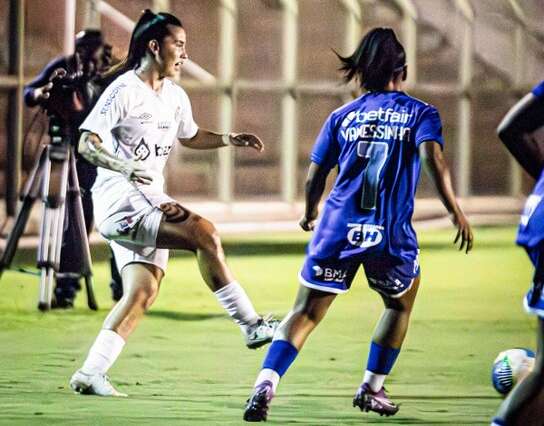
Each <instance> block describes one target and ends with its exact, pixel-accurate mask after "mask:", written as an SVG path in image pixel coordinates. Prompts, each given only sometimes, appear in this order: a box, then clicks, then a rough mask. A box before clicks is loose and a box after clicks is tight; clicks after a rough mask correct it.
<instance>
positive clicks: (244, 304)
mask: <svg viewBox="0 0 544 426" xmlns="http://www.w3.org/2000/svg"><path fill="white" fill-rule="evenodd" d="M214 294H215V297H217V300H218V301H219V304H220V305H221V306H222V307H223V308H224V309H225V310H226V311H227V312H228V314H229V315H230V316H231V317H232V319H233V320H234V322H235V323H236V324H238V325H239V326H240V328H241V329H242V331H243V332H245V331H246V329H247V326H248V325H253V324H255V323H256V322H257V321H258V320H259V315H258V314H257V312H255V309H254V308H253V304H252V303H251V300H249V297H247V294H246V292H245V291H244V289H243V288H242V286H241V285H240V284H238V283H237V282H236V281H233V282H231V283H230V284H227V285H226V286H225V287H223V288H221V289H219V290H217V291H216V292H215V293H214Z"/></svg>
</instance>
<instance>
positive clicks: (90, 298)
mask: <svg viewBox="0 0 544 426" xmlns="http://www.w3.org/2000/svg"><path fill="white" fill-rule="evenodd" d="M69 192H70V196H69V198H68V199H69V200H70V206H71V213H73V220H74V225H75V228H76V230H77V231H76V232H77V236H78V237H79V241H80V244H81V256H82V259H83V269H82V271H81V273H82V275H83V276H84V278H85V290H86V293H87V306H89V309H92V310H93V311H96V310H97V309H98V305H97V303H96V298H95V296H94V289H93V272H92V260H91V250H90V249H89V239H88V237H87V229H86V227H85V217H84V215H83V204H82V202H81V191H80V188H79V179H78V177H77V169H76V160H75V154H74V151H73V148H70V189H69Z"/></svg>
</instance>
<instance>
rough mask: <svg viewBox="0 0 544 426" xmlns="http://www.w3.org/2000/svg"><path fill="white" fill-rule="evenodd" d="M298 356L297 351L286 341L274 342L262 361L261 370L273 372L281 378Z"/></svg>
mask: <svg viewBox="0 0 544 426" xmlns="http://www.w3.org/2000/svg"><path fill="white" fill-rule="evenodd" d="M297 355H298V350H297V348H295V347H294V346H293V345H292V344H291V343H289V342H288V341H286V340H274V341H273V342H272V344H271V345H270V348H268V353H267V354H266V357H265V358H264V361H263V369H264V368H269V369H271V370H274V371H275V372H276V373H278V375H279V376H280V377H281V376H283V375H284V374H285V372H286V371H287V369H288V368H289V366H290V365H291V364H292V363H293V361H294V360H295V358H296V357H297Z"/></svg>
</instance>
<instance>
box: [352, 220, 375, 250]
mask: <svg viewBox="0 0 544 426" xmlns="http://www.w3.org/2000/svg"><path fill="white" fill-rule="evenodd" d="M348 227H349V228H350V229H349V231H348V241H349V242H350V243H351V244H353V245H354V246H358V247H363V248H365V247H372V246H377V245H378V244H380V243H381V242H382V240H383V234H382V231H383V226H379V225H369V224H364V225H361V224H360V223H348Z"/></svg>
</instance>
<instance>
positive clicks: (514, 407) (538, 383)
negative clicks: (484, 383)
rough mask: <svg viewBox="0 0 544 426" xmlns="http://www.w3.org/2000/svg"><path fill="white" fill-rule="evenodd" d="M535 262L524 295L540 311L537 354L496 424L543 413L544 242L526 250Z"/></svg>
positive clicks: (522, 421)
mask: <svg viewBox="0 0 544 426" xmlns="http://www.w3.org/2000/svg"><path fill="white" fill-rule="evenodd" d="M527 252H528V254H529V257H530V258H531V261H532V262H533V264H534V265H535V274H534V277H533V285H532V287H531V289H530V290H529V292H528V293H527V296H526V297H525V299H524V304H525V308H526V310H527V311H529V312H531V313H533V314H536V315H538V329H537V345H538V347H537V354H536V359H535V365H534V367H533V370H532V371H531V373H530V374H529V375H528V376H527V377H526V378H525V379H524V380H523V381H522V382H521V383H519V384H518V385H517V386H516V387H515V388H514V389H513V390H512V392H510V394H509V395H508V397H507V398H506V399H505V400H504V401H503V403H502V404H501V406H500V407H499V410H498V412H497V415H496V418H495V419H494V420H493V422H494V424H495V425H508V426H509V425H518V424H520V425H521V424H523V425H529V424H531V423H530V422H528V419H530V418H538V419H539V421H540V419H542V416H543V415H544V407H537V406H535V405H538V404H539V403H542V402H541V399H540V400H539V397H542V395H541V393H542V392H543V391H544V245H540V246H537V247H535V248H532V249H528V250H527Z"/></svg>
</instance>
